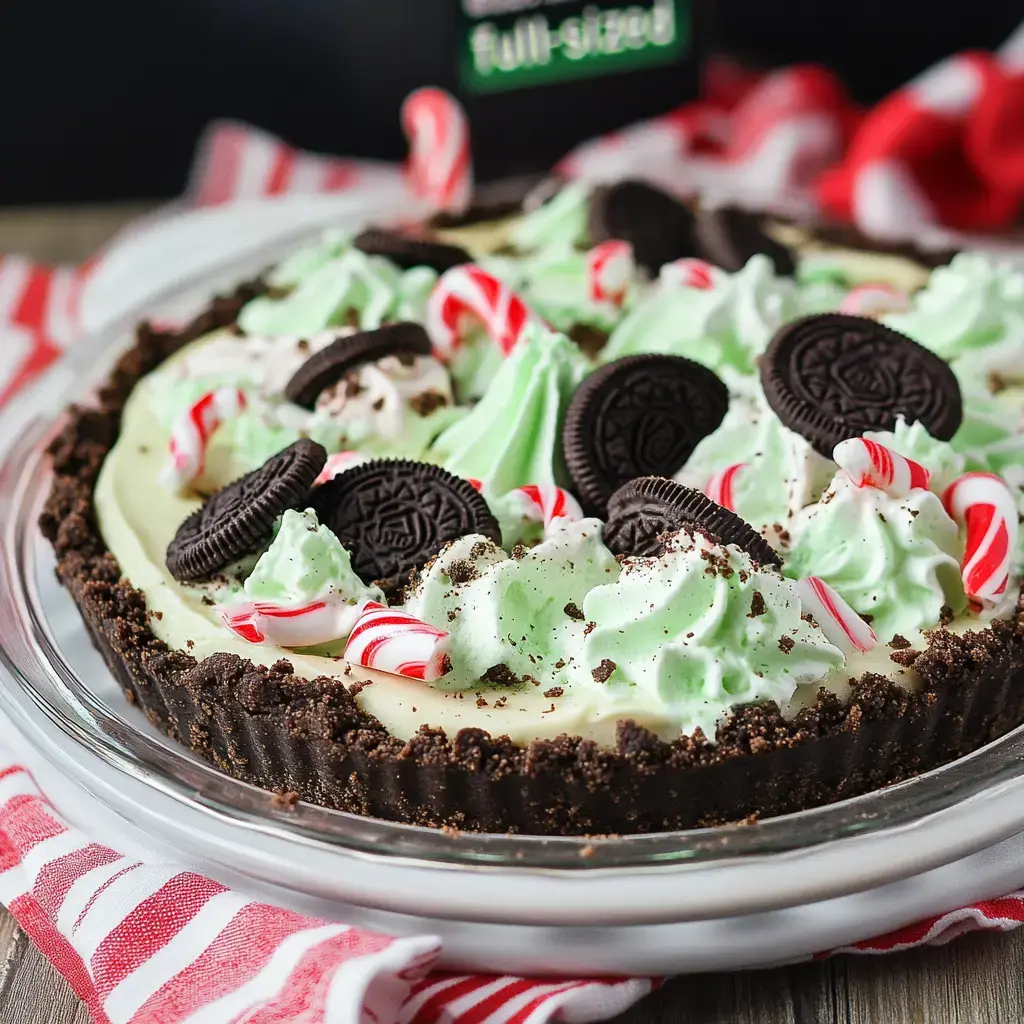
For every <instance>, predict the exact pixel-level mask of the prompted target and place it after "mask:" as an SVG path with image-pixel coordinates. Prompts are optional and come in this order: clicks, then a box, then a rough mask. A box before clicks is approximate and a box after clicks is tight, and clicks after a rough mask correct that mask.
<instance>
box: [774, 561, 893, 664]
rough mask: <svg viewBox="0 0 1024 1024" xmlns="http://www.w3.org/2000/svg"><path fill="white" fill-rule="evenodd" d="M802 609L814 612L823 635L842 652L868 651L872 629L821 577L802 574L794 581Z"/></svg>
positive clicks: (848, 653) (871, 644) (873, 638)
mask: <svg viewBox="0 0 1024 1024" xmlns="http://www.w3.org/2000/svg"><path fill="white" fill-rule="evenodd" d="M794 587H795V588H796V592H797V593H798V594H799V595H800V603H801V604H802V605H803V609H804V611H805V612H810V614H811V615H813V616H814V621H815V622H817V624H818V625H819V626H820V627H821V631H822V633H824V634H825V639H826V640H828V642H829V643H830V644H832V646H833V647H838V648H839V649H840V650H841V651H842V652H843V653H844V654H846V655H850V654H853V653H855V652H857V651H860V652H864V651H870V650H871V649H872V648H873V647H874V646H875V645H876V644H877V643H878V637H876V636H875V631H874V630H873V629H872V628H871V627H870V626H869V625H868V624H867V623H866V622H865V621H864V620H863V619H862V618H861V617H860V616H859V615H858V614H857V613H856V612H855V611H854V610H853V609H852V608H851V607H850V606H849V605H848V604H847V603H846V602H845V601H844V600H843V599H842V598H841V597H840V596H839V595H838V594H837V593H836V592H835V591H834V590H833V589H832V588H831V587H830V586H829V585H828V584H827V583H826V582H825V581H824V580H822V579H819V578H818V577H817V576H805V577H804V578H803V579H802V580H797V581H796V583H795V584H794Z"/></svg>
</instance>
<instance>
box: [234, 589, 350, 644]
mask: <svg viewBox="0 0 1024 1024" xmlns="http://www.w3.org/2000/svg"><path fill="white" fill-rule="evenodd" d="M360 611H361V606H360V605H358V604H356V603H354V602H352V601H347V600H345V598H343V597H342V596H341V595H340V594H338V593H335V592H331V593H330V594H327V595H326V596H324V597H322V598H318V599H316V600H314V601H308V602H307V603H306V604H278V603H276V602H273V601H243V602H239V603H238V604H233V605H228V606H226V607H224V608H222V609H221V619H222V620H223V622H224V625H225V626H227V627H228V629H230V630H231V631H232V632H233V633H235V634H236V635H237V636H240V637H241V638H242V639H243V640H247V641H248V642H249V643H251V644H263V643H270V644H273V645H274V646H275V647H312V646H313V645H314V644H326V643H330V642H331V641H332V640H340V639H342V637H346V636H348V635H349V633H350V632H351V631H352V628H353V627H354V626H355V624H356V620H357V619H358V618H359V613H360Z"/></svg>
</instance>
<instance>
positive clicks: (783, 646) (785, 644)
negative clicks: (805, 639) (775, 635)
mask: <svg viewBox="0 0 1024 1024" xmlns="http://www.w3.org/2000/svg"><path fill="white" fill-rule="evenodd" d="M794 647H796V641H795V640H794V639H793V638H792V637H791V636H780V637H779V650H780V651H782V653H783V654H789V652H790V651H791V650H793V648H794Z"/></svg>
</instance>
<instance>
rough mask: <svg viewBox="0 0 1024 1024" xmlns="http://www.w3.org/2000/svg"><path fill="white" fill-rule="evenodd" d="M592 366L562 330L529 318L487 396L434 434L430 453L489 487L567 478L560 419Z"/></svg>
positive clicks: (501, 489) (500, 489) (493, 490)
mask: <svg viewBox="0 0 1024 1024" xmlns="http://www.w3.org/2000/svg"><path fill="white" fill-rule="evenodd" d="M588 370H589V364H588V363H587V360H586V359H585V357H584V356H583V355H582V353H581V352H580V350H579V348H578V347H577V346H576V345H574V344H573V343H572V342H571V341H569V339H568V338H566V337H565V336H564V335H561V334H557V333H555V332H552V331H549V330H547V329H546V328H544V327H542V326H539V325H531V326H528V327H527V328H526V330H525V331H524V332H523V336H522V338H521V339H520V341H519V343H518V344H517V345H516V346H515V348H514V349H513V350H512V352H511V353H510V354H509V355H508V357H507V358H506V359H505V360H504V361H503V362H502V364H501V366H500V368H499V369H498V372H497V374H496V375H495V377H494V379H493V381H492V382H491V385H490V387H489V388H488V389H487V392H486V393H485V394H484V396H483V398H481V399H480V401H479V402H478V403H477V404H476V406H474V408H473V409H472V410H471V411H470V412H469V414H468V415H467V416H466V417H465V419H462V420H460V421H459V422H458V423H456V424H454V425H453V426H451V427H449V428H448V429H447V430H446V431H445V432H444V433H443V434H441V436H440V437H438V439H437V440H436V441H435V442H434V444H433V446H432V447H431V448H430V451H429V453H428V454H429V457H430V459H431V460H433V461H435V462H438V463H439V464H440V465H442V466H443V467H444V468H445V469H447V470H448V472H450V473H454V474H455V475H456V476H461V477H466V478H470V479H477V480H481V481H482V482H483V484H484V488H485V492H487V493H490V494H495V495H501V494H506V493H507V492H509V491H511V490H513V489H514V488H516V487H522V486H524V485H526V484H558V485H559V486H565V485H566V483H567V476H566V472H565V467H564V464H563V460H562V423H563V421H564V419H565V412H566V409H567V408H568V405H569V401H570V399H571V398H572V395H573V393H574V392H575V390H576V388H577V387H578V386H579V383H580V381H581V380H582V379H583V377H584V376H585V375H586V373H587V372H588Z"/></svg>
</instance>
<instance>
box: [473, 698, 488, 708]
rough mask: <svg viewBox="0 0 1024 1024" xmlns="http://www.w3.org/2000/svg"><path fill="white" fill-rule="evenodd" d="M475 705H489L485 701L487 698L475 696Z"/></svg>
mask: <svg viewBox="0 0 1024 1024" xmlns="http://www.w3.org/2000/svg"><path fill="white" fill-rule="evenodd" d="M476 706H477V707H478V708H486V707H489V705H488V703H487V698H486V697H477V699H476Z"/></svg>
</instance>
